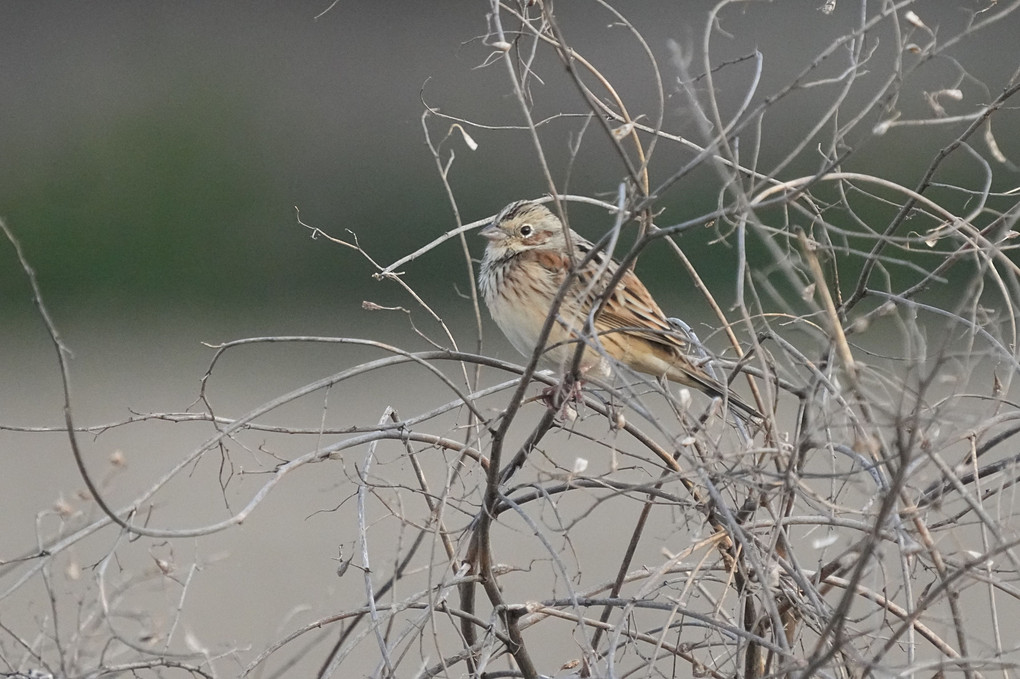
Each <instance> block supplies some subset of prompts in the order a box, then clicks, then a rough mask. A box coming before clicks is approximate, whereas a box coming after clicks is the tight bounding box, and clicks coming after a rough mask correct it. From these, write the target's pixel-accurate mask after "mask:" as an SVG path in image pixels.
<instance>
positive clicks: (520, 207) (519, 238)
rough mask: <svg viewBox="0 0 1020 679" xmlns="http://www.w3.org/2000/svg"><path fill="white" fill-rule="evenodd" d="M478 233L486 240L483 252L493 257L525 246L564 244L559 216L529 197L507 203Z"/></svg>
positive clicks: (550, 247)
mask: <svg viewBox="0 0 1020 679" xmlns="http://www.w3.org/2000/svg"><path fill="white" fill-rule="evenodd" d="M479 235H481V236H482V237H483V238H487V239H488V240H489V246H488V248H487V253H488V254H489V255H490V256H495V257H497V258H498V257H500V256H504V257H507V256H513V255H516V254H519V253H521V252H525V251H527V250H564V249H565V248H566V240H565V239H564V237H563V225H562V223H561V222H560V220H559V218H558V217H557V216H556V215H554V214H553V213H552V212H550V211H549V210H548V208H546V207H545V206H544V205H539V204H538V203H532V202H529V201H518V202H516V203H510V204H509V205H507V206H506V207H505V208H503V209H502V210H500V211H499V214H498V215H496V218H495V219H493V220H492V224H490V225H489V226H487V227H485V228H484V229H482V230H481V231H480V232H479Z"/></svg>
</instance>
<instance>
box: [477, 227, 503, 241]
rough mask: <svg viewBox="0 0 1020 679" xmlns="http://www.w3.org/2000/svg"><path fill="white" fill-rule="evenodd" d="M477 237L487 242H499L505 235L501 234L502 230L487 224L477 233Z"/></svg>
mask: <svg viewBox="0 0 1020 679" xmlns="http://www.w3.org/2000/svg"><path fill="white" fill-rule="evenodd" d="M478 235H479V236H481V237H482V238H487V239H489V240H499V239H500V238H502V237H503V236H504V235H506V234H504V233H503V229H501V228H499V227H498V226H496V225H495V224H489V225H488V226H487V227H485V228H484V229H482V230H481V231H479V232H478Z"/></svg>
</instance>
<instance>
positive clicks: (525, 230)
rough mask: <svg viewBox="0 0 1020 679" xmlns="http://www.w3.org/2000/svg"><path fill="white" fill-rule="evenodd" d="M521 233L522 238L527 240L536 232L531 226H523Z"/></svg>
mask: <svg viewBox="0 0 1020 679" xmlns="http://www.w3.org/2000/svg"><path fill="white" fill-rule="evenodd" d="M519 232H520V234H521V235H522V236H524V237H525V238H527V237H528V236H530V235H531V234H532V233H534V232H535V229H533V228H532V226H531V224H522V225H521V228H520V231H519Z"/></svg>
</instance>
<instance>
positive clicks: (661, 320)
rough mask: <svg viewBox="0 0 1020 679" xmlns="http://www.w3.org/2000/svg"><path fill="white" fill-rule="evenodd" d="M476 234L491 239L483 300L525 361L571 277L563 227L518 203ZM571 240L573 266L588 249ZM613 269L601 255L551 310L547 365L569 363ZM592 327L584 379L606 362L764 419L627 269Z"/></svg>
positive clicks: (606, 367)
mask: <svg viewBox="0 0 1020 679" xmlns="http://www.w3.org/2000/svg"><path fill="white" fill-rule="evenodd" d="M480 233H481V235H482V236H484V237H485V238H487V239H488V240H489V245H488V247H486V249H485V257H484V258H483V259H482V267H481V273H480V274H479V276H478V284H479V287H480V288H481V291H482V297H483V298H484V299H485V304H486V306H488V307H489V313H491V314H492V319H493V320H494V321H496V325H498V326H499V327H500V329H501V330H502V331H503V333H504V334H505V335H506V337H507V339H508V340H510V343H511V344H512V345H514V347H515V348H516V349H517V350H518V351H520V352H521V353H522V354H524V355H525V356H530V355H531V354H532V353H533V352H534V350H535V345H536V344H537V343H538V338H539V334H541V330H542V326H543V325H544V324H545V319H546V316H547V315H548V314H549V309H550V308H551V306H552V303H553V300H554V299H555V297H556V293H557V291H558V290H559V287H560V285H561V284H562V283H563V280H564V278H565V277H566V276H567V274H568V273H569V272H570V267H571V258H570V257H569V256H568V255H567V241H566V238H565V237H564V235H563V224H562V222H560V220H559V218H558V217H556V216H555V215H554V214H553V213H551V212H550V211H549V210H548V209H546V208H545V207H544V206H542V205H539V204H538V203H532V202H529V201H518V202H516V203H511V204H510V205H507V206H506V207H505V208H503V210H501V211H500V213H499V214H498V215H496V217H495V219H493V221H492V224H491V225H489V226H487V227H485V228H484V229H482V231H481V232H480ZM570 240H571V244H572V245H573V248H574V258H573V260H574V263H576V264H580V262H581V261H582V260H583V259H584V258H585V256H586V255H587V254H588V253H589V252H591V250H592V248H593V246H592V244H591V243H590V242H589V241H587V240H585V239H584V238H582V237H581V236H579V235H578V234H576V233H575V232H573V231H571V232H570ZM618 268H619V264H617V262H615V261H614V260H612V259H609V258H608V257H606V255H605V254H604V253H602V252H599V253H597V254H596V255H595V256H594V257H593V258H592V259H591V260H590V261H589V262H588V263H587V264H585V265H584V267H583V268H582V269H581V270H580V271H579V272H578V274H577V276H576V277H575V278H574V281H573V283H572V284H571V286H570V289H569V290H568V292H567V294H566V296H565V297H564V299H563V302H562V303H561V305H560V307H559V309H558V310H557V320H558V322H557V323H556V324H554V325H553V327H552V331H551V332H550V333H549V338H548V339H547V341H546V350H545V355H544V357H543V358H544V359H545V361H546V362H548V363H551V364H554V365H555V366H556V367H559V368H563V367H564V366H565V365H567V364H568V363H569V362H570V360H571V359H572V358H573V356H574V352H575V351H576V348H577V344H576V343H577V341H578V339H579V338H582V337H583V336H584V333H583V330H584V324H585V321H586V320H587V318H588V314H589V312H590V311H591V309H592V304H597V303H598V301H599V300H600V299H601V297H602V295H603V294H604V293H605V291H606V286H607V285H608V283H609V281H610V279H611V278H612V277H613V274H615V273H616V271H617V269H618ZM594 325H595V330H596V332H597V335H598V343H599V344H600V345H601V349H602V351H599V349H598V348H596V347H595V346H594V345H595V342H594V341H593V340H592V339H591V338H586V339H585V341H586V342H587V343H588V348H587V349H585V351H584V355H583V356H582V358H581V372H582V374H585V375H592V376H598V377H607V376H609V375H610V374H611V372H612V361H618V362H620V363H622V364H624V365H626V366H628V367H630V368H632V369H633V370H636V371H638V372H642V373H646V374H648V375H654V376H656V377H661V376H665V377H666V378H667V379H668V380H670V381H672V382H676V383H678V384H684V385H687V386H689V387H693V388H695V389H697V390H699V391H702V392H704V393H706V394H708V395H709V396H713V397H723V398H725V399H726V400H727V401H728V403H729V404H730V405H731V406H735V407H736V408H739V409H740V410H742V411H744V413H746V417H747V418H748V419H751V420H758V421H760V420H761V419H762V416H761V413H759V412H758V411H757V410H756V409H755V408H754V407H753V406H751V405H748V404H747V403H746V402H744V401H742V400H741V399H740V397H738V396H737V395H736V394H734V393H733V392H732V391H730V390H729V389H728V388H727V387H726V385H724V384H722V383H721V382H719V381H718V380H716V379H715V378H713V377H712V376H711V375H709V374H708V373H707V372H706V371H705V370H704V369H703V368H702V367H700V366H699V365H696V364H695V363H693V362H692V361H691V358H690V353H691V346H690V343H689V342H688V341H687V340H685V339H684V338H683V337H681V336H680V335H679V334H678V333H677V331H676V330H675V329H674V328H673V327H672V326H671V325H670V323H669V321H668V320H667V319H666V315H665V314H663V313H662V310H661V309H659V305H658V304H656V303H655V300H654V299H653V298H652V295H651V293H649V292H648V289H647V288H646V287H645V286H644V284H643V283H642V282H641V281H640V280H638V277H637V276H635V275H634V273H633V272H631V271H628V272H626V273H625V274H624V275H623V277H622V278H621V279H620V282H619V283H617V285H616V287H614V288H613V290H612V292H611V293H610V295H609V299H608V300H607V301H606V304H605V306H604V307H603V308H602V312H601V313H600V314H599V315H598V316H597V317H596V318H595V323H594ZM607 357H608V359H611V360H607Z"/></svg>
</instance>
